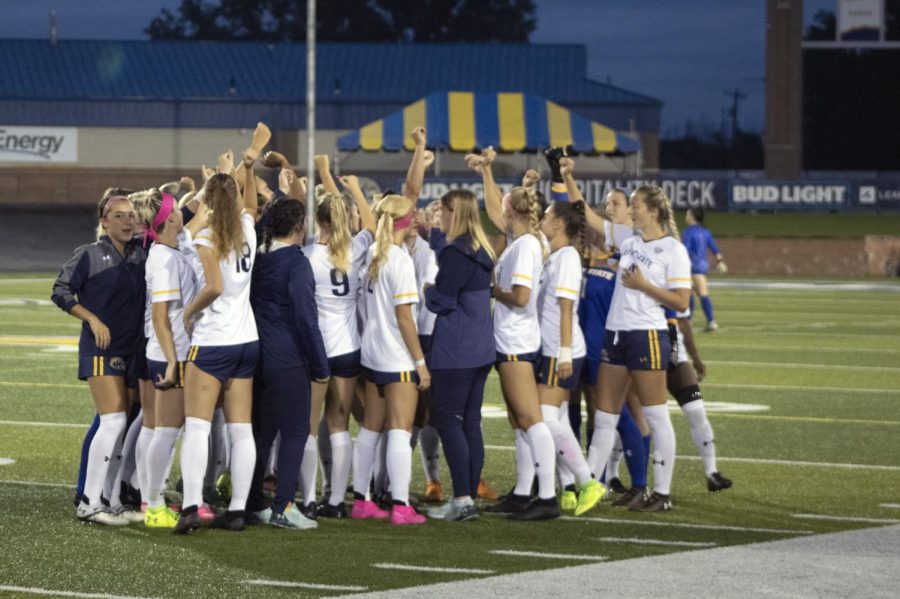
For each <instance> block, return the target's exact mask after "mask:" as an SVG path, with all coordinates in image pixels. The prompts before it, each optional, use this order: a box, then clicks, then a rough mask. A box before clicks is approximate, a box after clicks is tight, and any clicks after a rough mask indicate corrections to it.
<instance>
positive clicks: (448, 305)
mask: <svg viewBox="0 0 900 599" xmlns="http://www.w3.org/2000/svg"><path fill="white" fill-rule="evenodd" d="M475 268H476V265H475V263H474V262H473V261H472V260H469V259H468V258H466V257H465V256H463V255H462V254H461V253H460V252H459V251H458V250H457V249H455V248H453V247H450V248H447V249H446V250H444V251H443V252H441V268H440V270H438V273H437V278H436V279H435V282H434V286H433V287H429V288H428V289H426V290H425V306H426V307H427V308H428V309H429V310H431V311H432V312H434V313H435V314H449V313H450V312H452V311H453V310H455V309H456V306H457V304H458V302H459V293H460V291H462V288H463V287H464V286H465V285H466V283H468V282H469V280H470V279H471V278H472V271H473V270H474V269H475Z"/></svg>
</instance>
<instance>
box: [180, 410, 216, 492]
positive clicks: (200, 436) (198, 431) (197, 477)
mask: <svg viewBox="0 0 900 599" xmlns="http://www.w3.org/2000/svg"><path fill="white" fill-rule="evenodd" d="M211 427H212V423H210V422H207V421H206V420H203V419H202V418H194V417H192V416H188V417H187V418H185V419H184V440H183V441H182V443H181V480H182V484H183V487H184V493H183V495H184V498H183V499H182V505H183V506H184V507H190V506H192V505H195V506H199V505H200V504H201V503H203V477H204V475H205V474H206V462H207V460H208V459H209V437H210V428H211ZM213 484H215V481H213Z"/></svg>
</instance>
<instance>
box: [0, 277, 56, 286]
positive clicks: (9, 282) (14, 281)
mask: <svg viewBox="0 0 900 599" xmlns="http://www.w3.org/2000/svg"><path fill="white" fill-rule="evenodd" d="M54 282H56V279H21V278H20V279H0V285H21V284H22V283H54Z"/></svg>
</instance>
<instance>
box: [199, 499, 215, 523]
mask: <svg viewBox="0 0 900 599" xmlns="http://www.w3.org/2000/svg"><path fill="white" fill-rule="evenodd" d="M197 515H198V516H199V517H200V520H202V521H203V522H212V521H213V520H215V519H216V513H215V512H214V511H212V510H211V509H210V507H209V506H208V505H206V504H205V503H201V504H200V505H199V506H198V507H197Z"/></svg>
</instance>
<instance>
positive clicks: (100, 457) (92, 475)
mask: <svg viewBox="0 0 900 599" xmlns="http://www.w3.org/2000/svg"><path fill="white" fill-rule="evenodd" d="M127 420H128V419H127V417H126V416H125V412H113V413H111V414H102V415H101V416H100V426H99V427H98V428H97V432H96V433H95V434H94V439H93V440H92V441H91V448H90V450H89V451H88V460H87V472H86V473H85V479H84V495H85V496H86V497H87V499H88V500H89V501H90V505H91V507H97V506H99V505H100V494H101V493H102V492H103V483H104V482H105V481H106V475H107V472H108V470H109V466H110V464H111V463H112V460H113V459H114V458H115V454H114V453H113V452H114V450H115V447H116V445H117V442H118V441H119V439H120V438H121V437H122V434H123V433H124V432H125V423H126V422H127Z"/></svg>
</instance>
